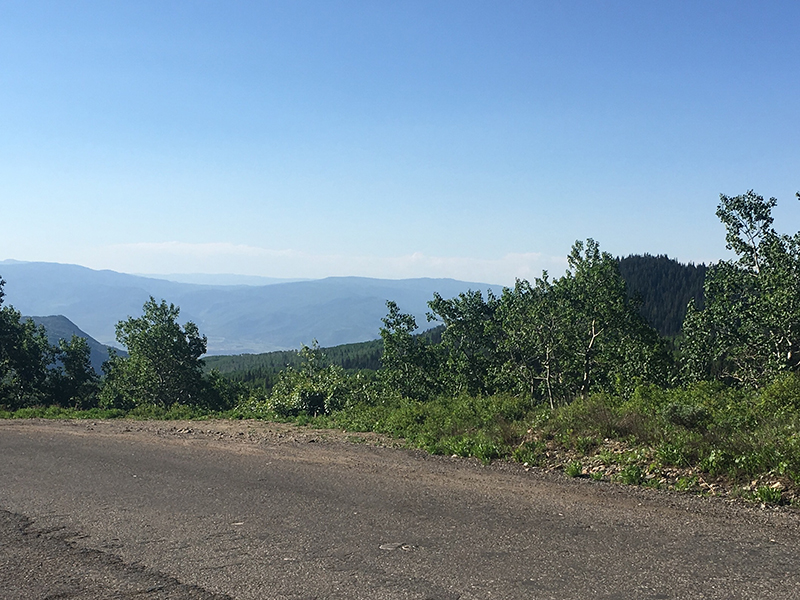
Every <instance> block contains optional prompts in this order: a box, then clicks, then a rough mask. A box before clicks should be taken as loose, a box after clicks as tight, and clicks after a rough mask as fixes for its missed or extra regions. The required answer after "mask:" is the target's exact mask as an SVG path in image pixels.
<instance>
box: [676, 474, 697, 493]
mask: <svg viewBox="0 0 800 600" xmlns="http://www.w3.org/2000/svg"><path fill="white" fill-rule="evenodd" d="M697 482H698V479H697V477H695V476H690V477H689V476H686V477H678V480H677V481H676V482H675V489H676V490H678V491H679V492H688V491H689V490H692V489H694V488H695V486H697Z"/></svg>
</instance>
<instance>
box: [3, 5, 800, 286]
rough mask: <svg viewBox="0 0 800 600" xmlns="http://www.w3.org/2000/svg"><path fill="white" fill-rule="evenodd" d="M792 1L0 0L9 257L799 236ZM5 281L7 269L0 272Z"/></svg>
mask: <svg viewBox="0 0 800 600" xmlns="http://www.w3.org/2000/svg"><path fill="white" fill-rule="evenodd" d="M798 25H800V4H798V3H796V2H782V3H781V2H772V3H770V2H758V3H756V2H752V3H744V2H664V3H642V2H603V1H596V0H595V1H588V0H587V1H585V2H568V1H565V2H533V1H527V2H511V1H503V2H473V1H464V0H458V1H455V0H454V1H448V2H436V1H424V2H398V3H388V2H355V1H354V2H337V1H326V2H304V1H292V2H289V1H287V2H235V1H231V0H226V1H220V2H212V1H200V0H198V1H194V2H171V1H169V0H160V1H158V2H147V1H137V2H129V3H119V2H79V1H76V2H60V1H54V2H40V1H37V0H27V1H24V2H16V1H3V2H0V115H2V121H1V123H2V125H0V224H1V225H0V226H1V227H2V235H0V260H2V259H17V260H43V261H54V262H65V263H77V264H82V265H85V266H88V267H91V268H108V269H114V270H118V271H124V272H130V273H237V274H243V275H261V276H269V277H325V276H329V275H362V276H371V277H387V278H405V277H424V276H425V277H455V278H458V279H465V280H469V281H479V282H487V283H501V284H511V283H513V281H514V278H515V277H523V278H529V279H532V278H533V277H535V276H538V275H539V274H540V273H541V271H542V269H548V270H550V271H551V272H552V273H555V274H558V273H560V272H562V271H563V268H564V264H565V259H564V257H565V256H566V254H567V253H568V252H569V249H570V246H571V245H572V243H573V242H574V241H575V240H576V239H585V238H587V237H593V238H595V239H596V240H598V241H599V242H600V246H601V248H602V249H604V250H607V251H609V252H611V253H612V254H614V255H627V254H631V253H645V252H649V253H651V254H668V255H669V256H672V257H675V258H678V259H679V260H682V261H694V262H703V261H704V262H709V261H714V260H718V259H720V258H724V257H727V256H728V254H727V252H726V250H725V247H724V245H725V244H724V230H723V229H722V226H721V225H720V224H719V222H718V220H717V219H716V217H715V215H714V211H715V208H716V205H717V202H718V198H719V194H720V193H726V194H729V195H735V194H740V193H743V192H745V191H746V190H748V189H750V188H753V189H755V190H756V191H757V192H758V193H760V194H762V195H764V196H776V197H777V198H778V200H779V206H778V209H777V211H776V214H775V216H776V226H777V228H778V229H779V230H781V231H784V232H794V231H797V230H799V229H800V203H798V202H797V201H796V200H795V198H794V192H795V191H797V190H798V189H800V135H798V134H800V35H798V33H797V31H798ZM1 274H2V273H0V275H1Z"/></svg>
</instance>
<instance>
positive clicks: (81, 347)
mask: <svg viewBox="0 0 800 600" xmlns="http://www.w3.org/2000/svg"><path fill="white" fill-rule="evenodd" d="M90 354H91V350H90V348H89V342H87V341H86V338H82V337H78V336H77V335H73V336H72V339H71V340H70V341H66V340H63V339H62V340H59V341H58V348H57V352H56V363H55V367H54V368H53V369H52V371H51V373H52V374H51V377H52V380H53V398H52V399H53V401H54V402H55V403H56V404H58V405H60V406H72V407H74V408H78V409H87V408H92V407H93V406H95V405H96V403H97V392H98V390H99V378H98V376H97V373H95V371H94V368H93V367H92V363H91V358H90Z"/></svg>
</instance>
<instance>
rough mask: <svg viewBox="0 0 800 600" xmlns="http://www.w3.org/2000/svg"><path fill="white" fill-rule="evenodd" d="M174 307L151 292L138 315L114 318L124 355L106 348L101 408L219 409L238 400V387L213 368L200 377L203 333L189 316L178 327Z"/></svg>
mask: <svg viewBox="0 0 800 600" xmlns="http://www.w3.org/2000/svg"><path fill="white" fill-rule="evenodd" d="M179 314H180V309H179V308H178V307H176V306H175V305H173V304H167V302H166V301H165V300H162V301H161V302H156V300H155V299H154V298H153V297H151V298H150V299H149V300H148V301H147V302H145V304H144V307H143V314H142V316H141V317H139V318H133V317H130V318H128V319H127V320H125V321H120V322H119V323H118V324H117V341H118V342H119V343H121V344H123V345H124V346H125V347H126V348H127V350H128V356H126V357H121V356H119V355H117V354H115V353H112V354H111V356H110V358H109V360H108V362H107V363H106V364H105V365H104V366H103V369H104V373H105V380H104V384H103V387H102V389H101V391H100V395H99V402H100V405H101V406H102V407H104V408H120V409H123V410H132V409H139V408H142V407H145V408H142V410H145V411H146V410H149V408H146V407H160V408H162V409H167V408H169V407H172V406H174V405H185V406H191V407H198V408H203V409H206V410H225V409H228V408H231V407H232V406H233V405H234V404H236V403H237V402H238V400H239V396H240V395H241V391H240V390H239V388H237V386H236V385H235V384H232V383H228V382H226V381H225V380H223V379H222V378H221V377H220V376H219V375H218V374H215V373H212V374H210V375H209V376H208V377H203V364H202V361H201V360H200V357H201V356H202V355H203V354H204V353H205V351H206V337H205V336H202V335H200V332H199V331H198V329H197V326H196V325H195V324H194V323H192V322H191V321H190V322H188V323H186V325H184V326H183V327H181V326H180V325H179V324H178V322H177V319H178V316H179Z"/></svg>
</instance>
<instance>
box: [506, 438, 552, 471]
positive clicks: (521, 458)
mask: <svg viewBox="0 0 800 600" xmlns="http://www.w3.org/2000/svg"><path fill="white" fill-rule="evenodd" d="M545 451H546V447H545V444H544V442H540V441H528V442H523V443H522V444H520V445H519V446H517V447H516V448H514V451H513V452H512V453H511V456H512V458H513V459H514V460H515V461H517V462H520V463H527V464H529V465H540V464H541V463H542V459H543V458H544V456H545Z"/></svg>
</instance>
